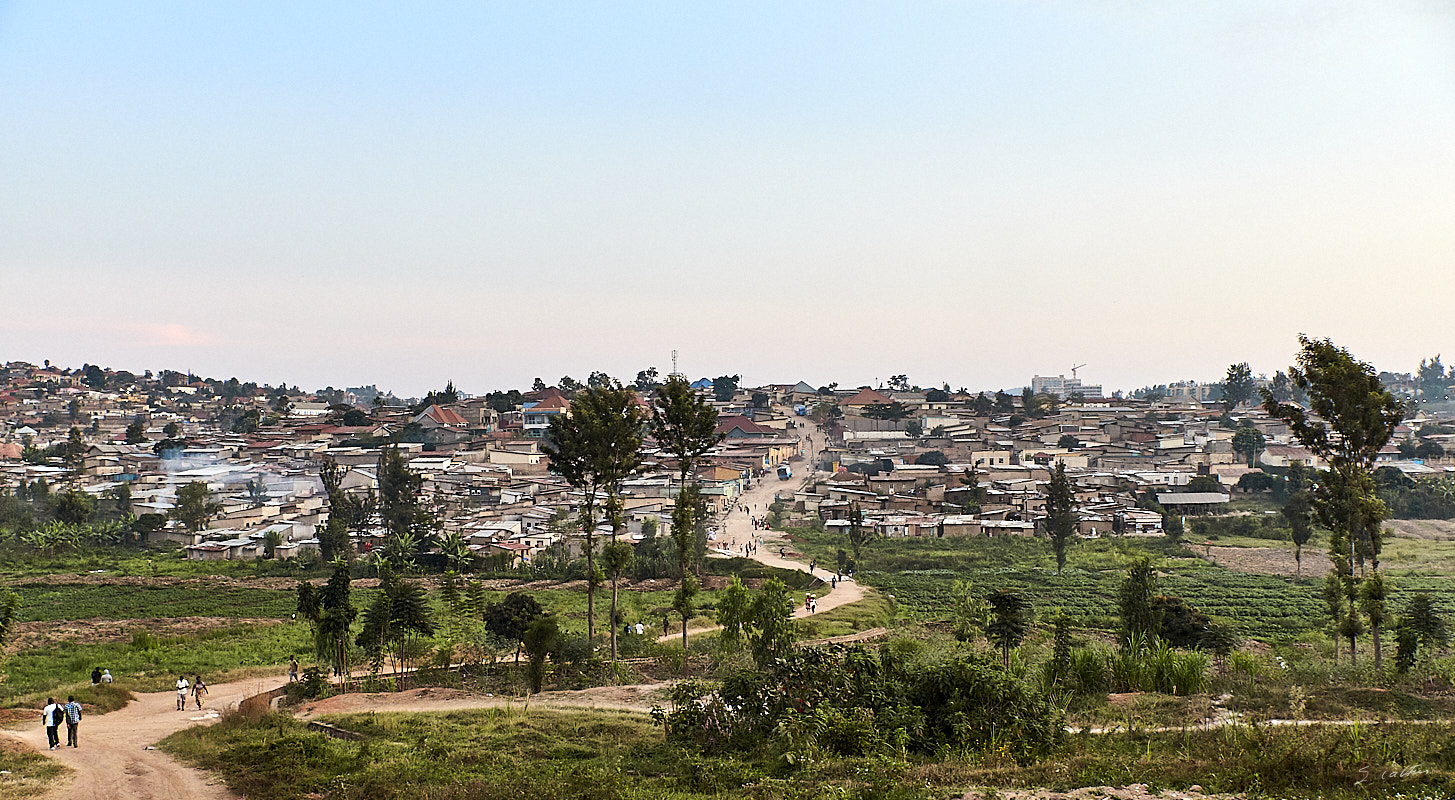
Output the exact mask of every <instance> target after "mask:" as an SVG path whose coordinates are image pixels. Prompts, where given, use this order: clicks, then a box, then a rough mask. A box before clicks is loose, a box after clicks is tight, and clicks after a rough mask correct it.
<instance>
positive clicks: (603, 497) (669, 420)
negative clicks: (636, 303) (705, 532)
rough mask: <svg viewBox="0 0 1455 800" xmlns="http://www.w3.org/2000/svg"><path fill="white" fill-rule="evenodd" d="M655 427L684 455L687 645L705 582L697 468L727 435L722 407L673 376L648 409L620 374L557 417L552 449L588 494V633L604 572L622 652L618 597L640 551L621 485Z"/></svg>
mask: <svg viewBox="0 0 1455 800" xmlns="http://www.w3.org/2000/svg"><path fill="white" fill-rule="evenodd" d="M649 431H650V433H651V435H652V437H653V439H655V440H656V443H657V445H658V446H659V447H660V448H661V449H662V451H664V452H666V453H668V454H670V455H671V456H672V457H673V458H674V459H675V460H676V462H677V495H676V498H675V502H674V504H673V507H672V531H671V534H672V538H673V540H674V541H675V544H676V553H677V558H678V565H677V566H678V572H677V574H678V577H679V579H680V584H679V586H678V590H677V594H676V596H675V597H674V599H673V609H674V610H675V611H677V612H678V614H679V615H680V616H681V617H682V638H683V644H684V646H685V645H686V640H687V622H688V620H690V619H691V617H692V612H693V610H694V609H695V606H696V596H697V593H698V591H699V584H698V581H697V578H696V576H695V575H694V574H693V573H692V570H691V568H692V557H693V555H694V553H695V547H694V546H693V545H694V540H695V538H696V530H697V527H698V523H699V522H701V521H702V520H700V519H699V516H700V511H699V508H700V503H699V499H700V498H699V494H700V492H699V487H698V485H697V482H696V481H695V480H692V475H693V473H694V471H695V470H696V468H697V466H698V465H699V463H700V461H701V459H702V457H703V456H704V455H706V454H707V452H708V451H709V450H711V449H712V448H713V447H714V446H716V445H717V443H718V442H720V441H721V440H722V436H721V435H720V434H718V433H717V412H716V411H715V410H714V409H713V407H712V405H711V403H709V402H707V400H705V399H704V398H703V397H701V396H700V395H699V394H698V393H697V392H696V391H694V390H693V389H692V387H691V386H690V385H689V384H688V383H687V381H686V380H685V379H683V378H681V377H679V376H673V377H670V378H668V380H667V381H666V382H665V383H663V384H661V385H660V386H659V387H657V398H656V403H655V405H652V406H650V410H649V411H648V410H646V409H644V408H643V405H642V404H641V403H639V401H638V399H637V396H636V393H635V392H634V391H632V390H631V389H629V388H626V387H623V386H621V385H620V384H618V383H616V382H615V381H611V382H610V383H609V384H607V385H600V386H591V387H586V388H585V389H583V390H582V391H580V392H579V393H578V394H577V395H576V399H575V400H573V401H572V403H571V413H570V414H569V415H558V416H555V417H552V419H551V421H550V429H549V431H548V435H547V442H546V444H545V446H544V448H543V449H544V451H545V452H546V454H547V455H549V456H550V458H551V468H552V469H554V470H555V471H557V472H558V473H560V475H561V476H562V477H563V478H565V480H566V482H567V483H569V484H570V485H572V486H573V487H575V488H577V489H578V490H580V491H581V492H582V494H583V499H582V503H581V512H580V516H579V520H578V524H579V525H580V528H581V532H582V535H583V537H584V540H585V541H584V546H583V549H584V552H585V555H586V570H587V637H588V639H590V640H592V641H594V640H595V635H596V628H595V624H596V623H595V619H596V614H595V607H596V606H595V604H596V590H597V587H598V585H599V583H600V582H601V580H602V579H603V577H604V578H608V579H610V581H611V587H612V594H611V620H612V624H611V626H610V630H611V633H610V639H611V653H612V658H613V659H614V658H615V657H616V628H617V623H618V619H617V601H618V585H619V581H620V578H621V576H622V575H623V574H626V573H627V571H628V569H629V568H630V566H631V561H632V558H633V557H634V551H633V549H632V548H631V546H630V545H628V544H626V543H624V542H622V541H620V533H621V531H622V530H623V529H624V528H625V518H624V514H623V508H622V499H621V485H622V483H623V481H625V480H626V479H627V478H629V477H631V476H632V475H633V474H635V473H636V472H637V471H638V470H639V469H640V468H641V455H640V451H641V445H642V442H643V439H644V437H645V436H646V435H647V433H648V432H649ZM598 511H599V512H600V513H601V515H602V519H604V521H605V522H606V523H607V525H609V527H610V536H611V540H610V541H609V542H608V543H607V545H606V547H605V548H603V550H602V553H601V558H602V562H603V566H604V567H605V570H604V573H603V572H600V571H599V570H598V567H597V564H596V528H597V524H598V517H597V514H598Z"/></svg>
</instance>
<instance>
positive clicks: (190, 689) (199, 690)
mask: <svg viewBox="0 0 1455 800" xmlns="http://www.w3.org/2000/svg"><path fill="white" fill-rule="evenodd" d="M188 694H191V695H192V699H193V701H195V702H196V703H197V710H198V711H201V710H202V695H204V694H207V684H206V683H203V682H202V676H201V675H198V676H197V680H195V681H192V682H191V683H188V682H187V676H186V675H178V676H177V710H178V711H186V710H187V695H188Z"/></svg>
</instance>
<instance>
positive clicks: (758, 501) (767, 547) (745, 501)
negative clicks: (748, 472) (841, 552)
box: [658, 420, 864, 642]
mask: <svg viewBox="0 0 1455 800" xmlns="http://www.w3.org/2000/svg"><path fill="white" fill-rule="evenodd" d="M802 424H803V425H806V426H810V427H807V428H805V429H802V433H803V435H805V436H807V437H810V438H809V439H808V442H809V445H810V446H809V447H808V448H807V450H808V458H807V459H806V460H805V462H804V465H803V467H802V475H795V476H793V478H791V479H789V480H786V481H780V480H778V479H777V477H775V476H773V475H765V476H764V477H763V479H762V480H759V481H758V483H757V484H755V485H754V486H753V487H752V488H751V489H749V490H747V491H746V492H743V493H742V494H741V495H739V497H738V498H737V503H736V504H735V505H734V506H733V507H732V508H730V509H729V510H728V511H727V512H726V513H725V514H724V515H723V516H722V517H720V518H719V519H718V520H717V539H716V540H715V541H713V542H712V543H711V545H710V547H709V554H710V555H712V554H716V555H722V556H741V555H743V545H745V544H748V543H750V542H755V541H760V540H761V541H762V545H761V546H759V548H758V552H757V553H754V554H752V555H749V556H747V557H748V558H751V559H753V560H754V561H757V562H759V563H761V564H766V565H768V566H770V567H778V568H781V569H792V570H801V571H803V572H810V570H809V566H810V565H809V564H808V563H806V562H803V561H798V560H794V559H791V558H784V557H783V556H780V555H778V550H779V547H781V546H784V545H783V544H782V543H783V542H784V540H783V537H782V536H780V535H779V534H777V533H775V532H774V531H767V530H757V529H755V528H754V527H753V518H754V517H762V516H766V515H767V513H768V506H770V505H772V504H773V501H774V496H775V495H776V494H777V493H778V492H783V493H785V494H788V495H791V494H792V493H793V492H795V491H797V490H799V489H801V488H803V486H805V485H806V484H808V483H809V481H810V480H811V479H812V477H813V474H814V470H813V468H812V466H811V465H813V464H816V463H818V454H819V452H820V451H821V450H822V449H823V445H824V435H823V432H822V431H820V430H818V429H817V428H814V427H811V426H812V423H809V422H808V421H806V420H805V421H803V423H802ZM811 574H813V575H816V576H817V577H819V578H821V579H823V580H824V581H825V582H827V581H828V580H829V578H830V577H831V576H832V574H833V573H831V572H830V571H828V570H826V569H815V570H812V573H811ZM815 594H817V595H818V597H817V600H818V611H817V613H820V614H821V613H823V612H825V611H829V610H831V609H835V608H838V607H839V606H843V605H848V604H849V603H855V602H858V601H860V600H863V599H864V587H862V586H860V585H859V584H858V583H855V582H854V580H853V579H852V578H845V579H844V580H841V581H839V582H838V586H836V587H834V589H833V590H832V591H829V592H828V593H827V594H823V593H819V592H815ZM807 616H809V613H808V609H806V608H804V607H803V606H802V605H799V606H797V607H796V608H795V609H794V611H793V617H794V618H795V619H798V618H802V617H807ZM714 630H717V626H715V625H714V626H710V627H705V628H688V629H687V635H688V636H692V635H695V634H698V633H706V632H708V631H714ZM680 638H682V631H681V630H677V631H674V632H672V633H669V634H666V635H665V636H662V637H659V638H658V641H662V642H667V641H671V640H673V639H680Z"/></svg>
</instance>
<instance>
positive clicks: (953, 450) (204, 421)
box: [0, 361, 1455, 566]
mask: <svg viewBox="0 0 1455 800" xmlns="http://www.w3.org/2000/svg"><path fill="white" fill-rule="evenodd" d="M1234 366H1235V367H1236V366H1238V365H1234ZM656 377H657V372H656V370H655V369H651V370H643V372H642V373H640V374H639V375H638V378H637V381H636V382H635V384H634V386H635V389H636V390H637V392H638V395H637V397H638V402H640V403H641V404H643V407H644V408H649V407H650V403H651V398H652V395H653V392H654V390H655V386H656V385H658V384H657V382H656ZM1230 379H1231V380H1234V381H1235V382H1241V383H1243V384H1245V385H1243V386H1242V387H1241V388H1240V389H1239V390H1237V391H1234V392H1232V393H1231V394H1235V395H1237V396H1235V397H1230V396H1229V395H1230V393H1229V392H1226V391H1224V389H1225V388H1226V386H1225V384H1226V383H1227V382H1222V383H1209V384H1197V383H1193V382H1179V383H1171V384H1167V385H1165V386H1159V387H1152V388H1149V389H1146V390H1141V391H1139V392H1135V393H1133V396H1131V397H1124V396H1122V395H1121V393H1117V394H1116V395H1114V396H1112V397H1106V396H1103V390H1102V387H1100V386H1094V385H1090V384H1082V382H1081V381H1080V380H1079V379H1077V378H1076V377H1074V376H1073V377H1071V378H1066V377H1064V376H1058V377H1054V378H1047V377H1042V376H1039V375H1038V376H1035V377H1034V378H1033V379H1032V381H1031V383H1030V385H1029V386H1027V387H1025V388H1024V389H1023V390H1021V391H1020V392H1019V393H1014V392H1005V391H995V392H968V391H964V390H960V391H951V390H950V389H949V387H948V386H945V387H943V388H929V389H923V388H920V387H916V386H911V385H910V384H909V382H908V379H907V377H906V376H896V377H895V378H893V379H891V381H890V383H889V385H887V386H880V387H878V388H870V387H867V386H865V387H857V388H852V389H846V388H840V387H838V386H836V385H829V386H822V387H815V386H812V385H810V384H808V383H805V382H798V383H784V384H770V385H764V386H756V387H748V386H739V385H738V381H739V379H738V378H737V377H735V376H723V377H719V378H717V379H707V378H704V379H701V380H698V381H696V382H695V383H693V384H692V387H693V388H694V389H695V390H696V391H698V392H699V393H700V394H701V395H702V396H703V397H704V398H708V399H710V402H711V403H712V406H713V408H714V409H715V410H716V412H717V419H718V424H717V432H718V433H719V434H721V441H720V442H719V444H718V445H717V446H715V447H714V448H712V450H711V451H710V452H709V453H708V454H707V455H706V456H705V457H704V458H703V459H702V460H701V462H700V463H699V464H698V465H697V466H696V468H695V471H696V475H695V477H696V478H697V480H698V482H699V483H700V485H701V487H702V489H701V492H702V495H703V496H704V498H705V500H706V501H707V504H708V511H709V513H710V515H711V516H713V517H717V516H719V515H721V514H722V513H723V512H725V511H727V510H729V509H731V508H732V507H733V506H734V504H735V501H736V499H737V498H738V497H739V496H740V495H742V494H743V492H745V491H746V490H747V489H748V488H749V487H751V486H754V485H756V484H757V483H759V482H765V481H766V482H770V483H774V484H781V486H782V489H781V490H780V491H779V492H778V494H777V497H778V499H779V501H780V502H782V503H783V506H782V508H783V513H784V515H785V521H788V522H790V524H810V525H818V524H822V525H824V526H827V527H828V528H834V527H835V526H847V525H849V524H850V522H849V518H850V516H851V514H854V513H858V514H861V515H862V517H861V522H860V524H862V525H865V526H868V527H870V528H872V530H873V531H874V533H875V534H877V535H879V536H883V537H903V536H934V537H953V536H989V537H995V536H1033V535H1037V534H1039V533H1043V532H1044V526H1045V520H1046V513H1047V511H1046V498H1047V490H1048V486H1049V483H1050V480H1051V473H1052V470H1053V468H1054V467H1055V466H1056V465H1057V464H1062V465H1064V468H1065V471H1066V474H1067V476H1068V477H1069V478H1070V480H1071V482H1072V484H1073V486H1074V500H1075V516H1076V533H1077V534H1078V535H1079V536H1082V537H1101V536H1108V535H1124V536H1151V537H1155V536H1163V535H1165V534H1166V533H1167V528H1168V527H1169V526H1175V527H1176V529H1177V532H1178V533H1180V532H1181V527H1182V519H1183V518H1184V517H1187V516H1195V515H1199V514H1205V513H1210V512H1217V511H1219V510H1222V509H1223V508H1224V507H1225V506H1226V505H1227V504H1228V503H1229V502H1230V501H1231V500H1232V499H1234V498H1235V497H1237V496H1238V495H1239V494H1244V493H1257V492H1264V491H1267V490H1268V489H1269V483H1270V482H1269V481H1268V480H1267V479H1266V476H1265V475H1264V473H1263V468H1265V467H1271V468H1286V467H1289V466H1291V465H1294V464H1301V465H1304V466H1312V467H1320V466H1322V464H1321V463H1320V462H1319V460H1318V459H1317V458H1316V457H1315V456H1314V455H1313V454H1312V453H1310V452H1309V451H1307V450H1305V449H1304V448H1303V447H1301V446H1300V445H1299V444H1297V442H1296V441H1295V440H1294V439H1293V437H1292V436H1291V435H1290V431H1289V430H1288V428H1287V426H1285V425H1284V424H1283V423H1282V422H1280V421H1278V420H1276V419H1273V418H1270V417H1269V416H1268V415H1267V414H1265V413H1264V411H1263V410H1262V408H1261V405H1260V395H1259V394H1258V390H1259V389H1267V390H1270V391H1273V392H1275V393H1278V392H1289V391H1290V390H1289V389H1288V384H1287V380H1286V378H1284V376H1282V373H1279V375H1277V376H1275V378H1274V379H1273V380H1268V379H1265V378H1254V377H1252V376H1251V375H1246V376H1242V377H1239V376H1237V375H1233V371H1232V370H1230ZM610 381H611V379H610V378H608V377H607V376H605V375H603V374H600V373H596V374H593V376H592V378H591V380H590V383H591V385H597V384H604V383H606V382H610ZM1389 384H1390V386H1391V389H1392V390H1393V391H1394V392H1396V393H1405V394H1409V393H1410V392H1413V391H1418V386H1416V385H1415V383H1414V382H1413V381H1411V380H1410V378H1409V376H1408V375H1405V376H1391V380H1390V381H1389ZM583 388H585V387H584V385H583V384H580V383H578V382H576V381H574V380H572V379H570V378H564V379H562V381H561V382H560V383H559V384H558V385H555V386H549V385H545V383H544V382H543V381H540V380H539V379H538V380H537V381H536V384H535V386H533V387H532V390H531V391H528V392H519V391H508V392H492V393H489V394H487V395H482V396H470V395H468V394H465V393H462V392H460V391H459V390H457V389H456V388H455V387H454V386H453V385H447V386H446V388H445V389H444V390H443V391H440V392H432V393H430V394H429V395H428V396H426V397H424V398H414V399H410V400H401V399H399V398H396V397H394V396H393V395H392V394H389V393H387V392H381V391H380V390H379V389H378V388H377V387H374V386H363V387H353V388H346V389H333V388H332V387H329V388H327V389H323V390H319V391H315V392H303V391H301V390H299V389H297V388H296V387H288V386H278V387H272V386H267V385H257V384H253V383H242V382H239V381H238V380H237V379H235V378H234V379H229V380H225V381H220V380H216V379H204V378H199V377H197V376H195V375H190V374H184V373H179V372H170V371H163V372H161V373H160V374H157V375H153V374H152V373H150V372H146V373H143V374H141V375H136V374H133V373H130V372H124V371H113V370H110V369H105V368H101V367H97V366H93V365H84V366H82V367H80V368H64V367H60V366H52V365H50V364H48V363H47V364H43V365H35V364H29V363H24V362H16V361H12V362H9V363H7V364H5V365H4V368H3V370H0V488H3V489H4V490H5V491H8V492H21V493H26V494H34V493H36V492H56V491H60V490H62V489H63V488H65V489H66V490H68V491H76V492H81V493H84V494H85V495H86V496H89V497H90V498H92V499H93V502H94V503H95V504H96V505H102V504H106V505H108V506H110V507H116V506H117V504H120V505H121V506H122V507H123V508H122V509H121V510H122V512H123V514H122V516H124V517H126V518H127V519H130V520H132V522H131V523H130V529H129V531H128V534H129V535H131V536H133V537H135V539H136V540H137V541H146V542H174V543H176V544H177V545H180V546H181V547H184V548H185V549H186V552H187V555H188V557H189V558H193V559H253V558H260V557H268V558H288V557H292V556H302V555H305V554H306V553H307V552H308V551H310V550H314V551H316V550H317V549H318V547H319V539H318V533H319V531H320V528H321V526H322V525H323V524H324V522H325V521H326V520H327V518H328V514H329V512H330V508H329V505H330V504H329V499H328V498H329V495H328V492H326V491H325V487H324V485H323V482H322V481H321V479H320V472H321V470H322V469H324V468H325V465H332V466H334V467H335V468H336V469H337V470H338V474H339V479H338V480H339V485H338V488H339V489H340V490H342V491H344V492H347V493H350V494H353V495H358V496H362V495H367V494H369V493H371V492H374V491H376V490H378V488H379V477H378V474H377V471H378V465H379V464H380V458H381V450H382V448H385V447H389V448H391V449H394V448H397V452H398V453H399V454H400V455H401V456H402V457H403V458H404V459H405V461H406V463H407V465H408V468H409V470H411V471H412V472H413V473H416V474H417V475H418V476H419V477H420V479H421V481H422V483H421V490H422V491H421V497H422V498H423V499H424V501H425V502H426V503H427V504H428V506H429V508H430V509H431V511H432V513H433V519H434V520H435V521H436V522H437V525H438V532H439V533H441V534H458V535H459V537H460V538H461V539H462V540H463V541H464V542H465V543H466V545H467V546H468V548H469V549H470V551H472V552H473V553H474V554H475V555H477V556H479V557H482V558H488V559H491V560H492V563H496V564H500V565H504V566H520V565H524V564H526V563H528V562H530V561H532V560H534V559H537V558H538V557H540V556H541V554H543V553H548V552H549V553H554V554H559V555H566V556H575V555H579V554H580V551H581V547H582V544H581V541H580V540H581V533H580V531H579V530H576V529H575V528H574V527H573V526H572V525H569V524H565V522H564V521H565V520H566V519H568V518H569V517H570V516H571V515H572V514H574V513H575V512H576V510H577V508H578V507H579V505H580V503H581V501H582V499H583V497H582V495H581V493H580V491H579V490H577V489H574V488H573V487H571V486H570V485H568V484H567V482H566V481H565V480H563V479H562V478H561V477H560V476H559V475H557V474H554V473H553V471H552V468H551V463H550V458H549V456H548V455H547V453H546V451H545V450H544V449H543V444H544V443H545V440H544V436H545V434H546V432H547V429H548V423H549V420H550V419H551V418H552V417H553V416H556V415H561V414H566V415H569V414H570V413H571V403H572V396H573V395H574V394H575V393H576V392H577V391H579V390H581V389H583ZM1452 439H1455V429H1448V428H1446V427H1444V426H1442V425H1440V420H1438V419H1435V418H1432V417H1428V416H1427V415H1426V414H1425V413H1424V412H1422V411H1421V412H1417V413H1416V414H1415V415H1414V416H1413V417H1411V418H1409V419H1407V420H1406V421H1405V422H1404V423H1403V424H1402V425H1401V426H1400V427H1399V428H1398V429H1397V430H1396V433H1395V437H1394V439H1393V440H1392V441H1391V443H1390V444H1388V445H1387V446H1385V447H1384V449H1383V451H1382V452H1381V453H1380V455H1379V459H1378V461H1379V463H1380V465H1381V466H1391V467H1394V468H1396V469H1398V470H1399V471H1401V472H1402V473H1404V474H1406V475H1407V476H1409V477H1413V478H1419V477H1430V476H1434V475H1441V474H1445V473H1447V472H1449V471H1450V470H1451V469H1452V468H1451V467H1450V466H1449V463H1448V462H1447V461H1445V459H1444V452H1445V450H1446V448H1448V447H1451V446H1455V441H1452ZM641 455H642V457H643V465H644V466H643V468H642V469H641V470H640V471H639V472H638V473H637V474H635V475H633V476H632V477H631V478H630V479H629V480H627V481H625V482H624V484H623V486H622V490H623V500H624V512H625V516H626V520H625V522H626V530H627V531H628V532H629V533H630V535H631V536H633V537H634V538H635V539H636V540H637V541H640V539H641V538H642V537H644V536H650V535H653V534H654V533H656V532H658V531H661V532H666V531H668V530H669V529H670V525H671V508H672V503H673V497H674V495H675V491H676V489H677V486H676V484H675V483H674V480H673V477H674V476H675V475H676V465H675V464H674V463H673V462H672V461H671V459H670V457H668V456H666V455H665V453H663V452H662V451H661V450H660V449H659V448H658V447H657V446H656V443H655V442H653V441H652V440H651V438H650V437H648V438H647V439H646V440H645V444H644V446H643V450H642V453H641ZM806 466H807V467H812V469H804V467H806ZM795 472H796V473H797V474H798V475H800V476H803V475H805V474H812V475H815V476H817V477H815V478H814V479H813V480H810V481H807V482H804V481H801V480H798V481H789V480H788V478H789V477H790V476H792V475H794V474H795ZM196 484H201V485H203V486H205V487H206V489H207V496H208V498H209V506H208V509H209V510H208V513H207V514H205V515H204V517H205V518H204V519H202V520H201V521H200V522H199V521H196V520H191V521H188V522H186V523H184V520H182V519H180V518H179V514H178V513H177V509H178V506H179V492H181V491H182V490H183V489H184V487H187V486H189V485H196ZM351 534H352V536H353V538H354V540H355V541H354V544H355V547H356V549H357V550H358V551H360V552H368V551H369V550H371V549H372V548H373V547H375V546H377V545H379V544H381V543H382V541H383V539H384V537H385V532H384V529H383V527H382V524H378V525H374V524H369V522H368V521H366V522H364V523H363V524H360V525H357V526H356V527H355V529H354V530H352V531H351ZM709 536H710V537H711V531H709Z"/></svg>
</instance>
